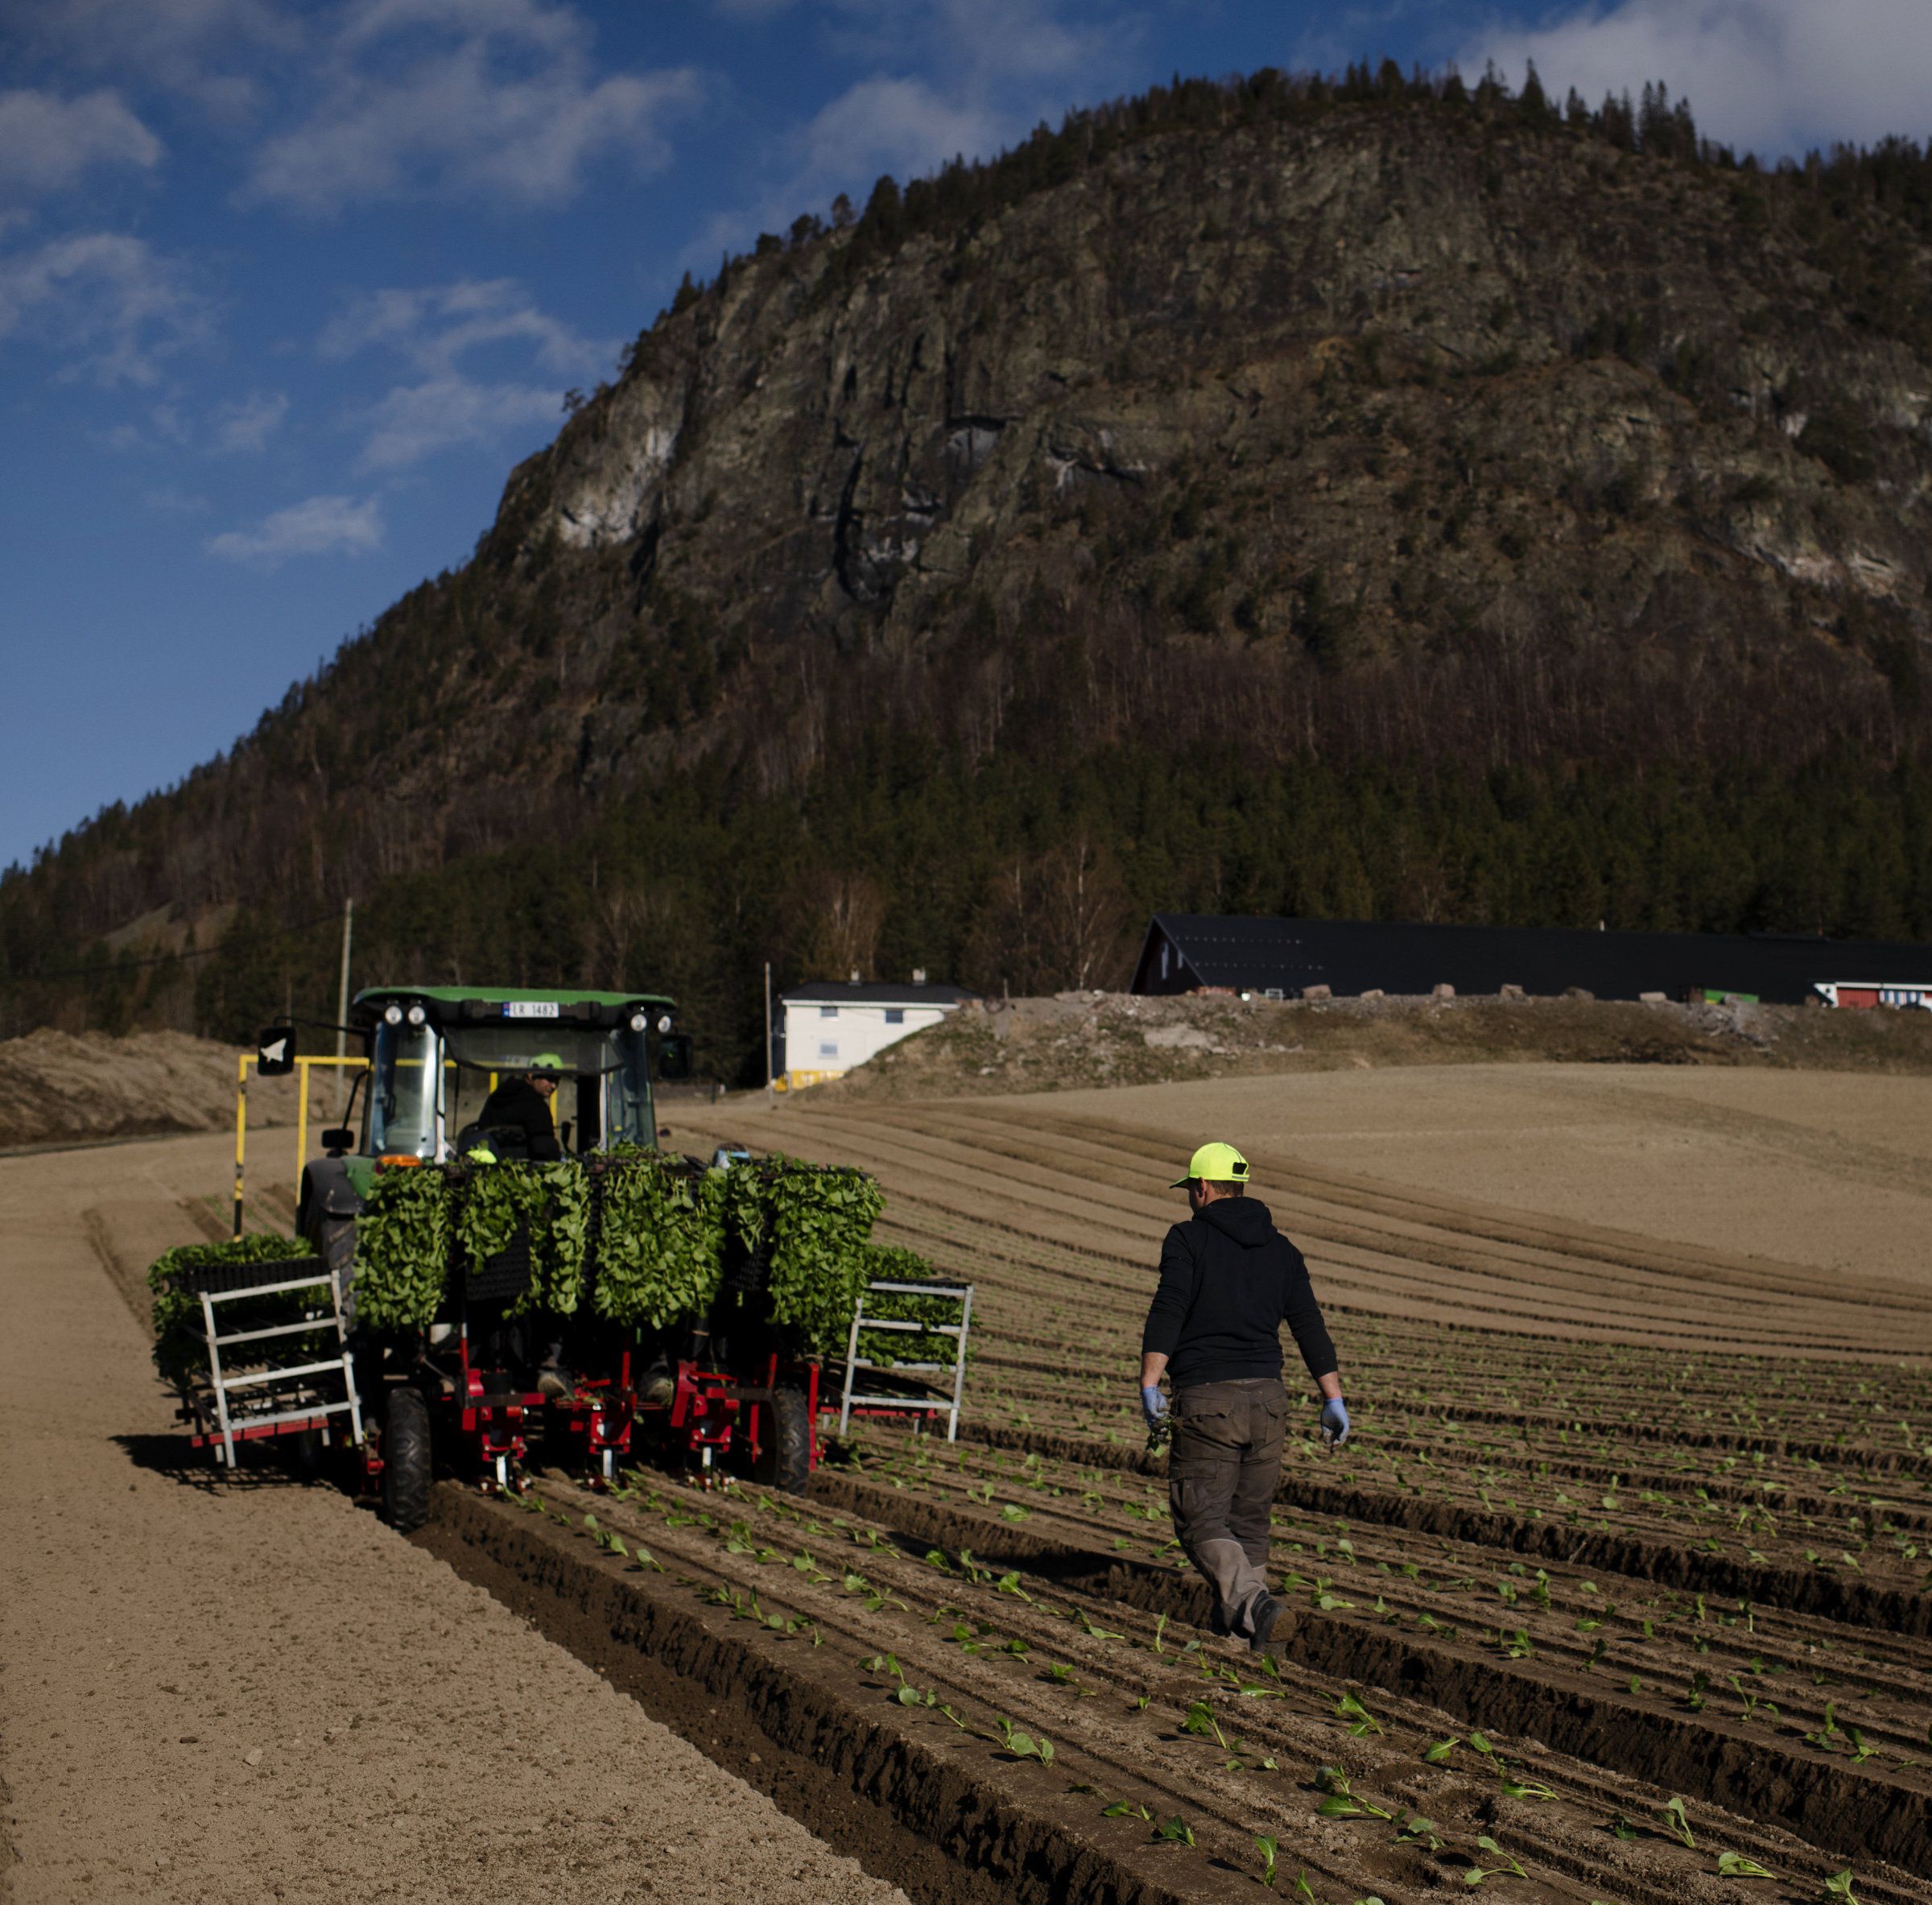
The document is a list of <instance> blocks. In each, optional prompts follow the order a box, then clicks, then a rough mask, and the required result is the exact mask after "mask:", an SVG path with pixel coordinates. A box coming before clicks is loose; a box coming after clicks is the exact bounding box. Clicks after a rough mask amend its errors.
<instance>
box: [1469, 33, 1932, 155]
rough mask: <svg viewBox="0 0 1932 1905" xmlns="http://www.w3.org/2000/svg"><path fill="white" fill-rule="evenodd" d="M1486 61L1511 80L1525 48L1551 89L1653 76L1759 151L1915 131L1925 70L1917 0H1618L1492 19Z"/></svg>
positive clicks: (1709, 127)
mask: <svg viewBox="0 0 1932 1905" xmlns="http://www.w3.org/2000/svg"><path fill="white" fill-rule="evenodd" d="M1485 59H1493V60H1496V64H1498V65H1499V66H1501V68H1503V69H1504V71H1505V72H1506V73H1507V74H1508V75H1509V77H1510V79H1511V81H1513V82H1514V83H1518V84H1520V83H1521V77H1522V72H1523V66H1524V63H1525V60H1535V62H1536V65H1537V71H1538V73H1539V74H1540V75H1541V76H1542V81H1543V84H1544V85H1545V86H1546V87H1548V88H1550V89H1552V90H1553V91H1554V92H1555V93H1556V94H1557V96H1558V97H1559V98H1560V97H1562V96H1563V93H1564V92H1565V91H1566V90H1567V89H1568V88H1570V87H1571V86H1575V88H1576V89H1578V91H1579V92H1580V93H1583V97H1585V98H1586V99H1587V100H1588V101H1590V102H1591V105H1596V103H1597V102H1598V101H1600V100H1601V98H1602V97H1603V96H1604V93H1606V92H1617V93H1621V92H1623V91H1624V90H1625V89H1629V90H1631V91H1633V92H1634V91H1636V90H1637V89H1639V88H1640V87H1641V86H1642V85H1643V84H1644V83H1645V81H1650V80H1662V81H1663V82H1664V83H1665V85H1667V86H1668V87H1669V88H1670V92H1671V94H1672V96H1673V97H1678V98H1687V99H1689V100H1690V101H1691V106H1692V108H1693V110H1695V114H1696V115H1697V121H1698V125H1699V128H1700V129H1701V130H1703V131H1704V132H1706V133H1707V134H1710V135H1711V137H1713V138H1719V139H1722V140H1724V141H1725V142H1726V143H1729V144H1732V145H1736V146H1737V147H1740V148H1749V149H1751V150H1753V151H1758V152H1761V153H1763V154H1765V155H1773V154H1777V153H1784V152H1798V151H1802V150H1804V149H1805V148H1806V147H1808V146H1810V145H1815V144H1821V143H1829V142H1830V141H1831V140H1833V139H1847V140H1855V141H1863V142H1866V143H1869V142H1870V141H1872V140H1874V139H1876V138H1881V137H1883V136H1884V135H1885V134H1887V133H1890V132H1898V133H1906V134H1912V135H1913V136H1915V137H1918V136H1922V135H1923V134H1924V131H1925V130H1926V126H1925V122H1926V118H1927V114H1928V105H1927V93H1926V75H1927V74H1928V73H1932V7H1929V6H1926V4H1925V0H1831V4H1830V5H1828V6H1827V5H1825V4H1823V0H1620V4H1615V5H1611V6H1586V7H1583V8H1581V9H1579V10H1577V11H1575V12H1574V13H1572V14H1570V15H1569V16H1568V17H1567V18H1563V19H1554V20H1551V21H1550V22H1549V23H1546V24H1545V25H1543V26H1542V27H1538V28H1536V29H1534V31H1525V29H1523V28H1521V27H1504V26H1500V25H1499V26H1492V27H1490V28H1489V29H1488V31H1486V32H1484V34H1483V35H1482V36H1481V37H1480V39H1475V40H1473V41H1472V43H1470V45H1469V46H1468V48H1466V49H1465V52H1464V53H1463V67H1464V68H1465V70H1468V71H1480V70H1481V67H1482V64H1483V62H1484V60H1485Z"/></svg>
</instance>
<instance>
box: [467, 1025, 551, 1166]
mask: <svg viewBox="0 0 1932 1905" xmlns="http://www.w3.org/2000/svg"><path fill="white" fill-rule="evenodd" d="M563 1072H564V1060H562V1059H561V1058H560V1057H559V1056H558V1055H557V1054H556V1053H555V1052H539V1053H538V1054H537V1056H535V1058H533V1059H532V1060H530V1068H529V1069H528V1070H527V1071H523V1072H511V1073H510V1076H508V1077H506V1079H504V1081H502V1084H500V1085H498V1086H497V1089H495V1090H494V1091H493V1092H492V1093H490V1094H489V1097H487V1098H485V1100H484V1101H483V1109H482V1110H481V1111H479V1112H478V1113H477V1123H478V1124H480V1125H483V1126H509V1127H510V1128H512V1129H514V1130H519V1131H521V1132H522V1134H523V1142H524V1144H525V1146H526V1148H527V1155H528V1156H529V1158H530V1162H531V1163H533V1164H551V1163H555V1162H556V1160H557V1159H559V1158H560V1157H562V1156H563V1155H564V1147H563V1146H562V1145H561V1144H559V1143H558V1142H557V1126H556V1120H555V1118H554V1117H553V1116H552V1115H551V1099H552V1098H554V1097H555V1096H556V1091H557V1081H558V1079H559V1077H560V1076H562V1075H563Z"/></svg>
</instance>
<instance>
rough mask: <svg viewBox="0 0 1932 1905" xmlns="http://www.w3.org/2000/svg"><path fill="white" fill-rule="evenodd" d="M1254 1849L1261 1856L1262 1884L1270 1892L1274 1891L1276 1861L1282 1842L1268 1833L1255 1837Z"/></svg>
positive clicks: (1257, 1834)
mask: <svg viewBox="0 0 1932 1905" xmlns="http://www.w3.org/2000/svg"><path fill="white" fill-rule="evenodd" d="M1254 1849H1255V1850H1256V1851H1257V1852H1258V1853H1260V1854H1261V1883H1262V1884H1263V1885H1265V1886H1267V1888H1268V1889H1269V1891H1274V1880H1275V1859H1276V1857H1277V1855H1278V1853H1280V1851H1281V1849H1282V1847H1281V1841H1279V1840H1278V1839H1276V1838H1274V1837H1271V1836H1270V1835H1269V1834H1268V1833H1256V1834H1255V1835H1254Z"/></svg>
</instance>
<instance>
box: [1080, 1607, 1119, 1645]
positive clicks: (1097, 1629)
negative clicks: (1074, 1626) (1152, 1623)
mask: <svg viewBox="0 0 1932 1905" xmlns="http://www.w3.org/2000/svg"><path fill="white" fill-rule="evenodd" d="M1075 1618H1077V1619H1078V1620H1079V1622H1080V1627H1081V1630H1082V1631H1083V1632H1084V1633H1085V1634H1087V1636H1088V1638H1089V1639H1092V1640H1125V1638H1127V1637H1126V1635H1125V1634H1113V1633H1110V1632H1109V1631H1108V1630H1107V1629H1106V1628H1104V1627H1102V1626H1099V1625H1098V1624H1097V1623H1096V1622H1094V1621H1093V1620H1092V1619H1091V1618H1089V1617H1088V1614H1087V1613H1086V1612H1085V1610H1081V1612H1080V1614H1078V1615H1077V1616H1076V1617H1075Z"/></svg>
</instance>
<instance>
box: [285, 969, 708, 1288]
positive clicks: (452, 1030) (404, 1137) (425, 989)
mask: <svg viewBox="0 0 1932 1905" xmlns="http://www.w3.org/2000/svg"><path fill="white" fill-rule="evenodd" d="M350 1019H351V1023H352V1025H353V1027H354V1029H355V1030H357V1031H359V1032H360V1033H361V1035H362V1037H363V1039H364V1043H365V1048H366V1052H367V1056H368V1059H369V1068H368V1070H367V1071H366V1072H361V1073H358V1074H357V1078H356V1081H355V1084H354V1085H352V1087H351V1089H350V1096H349V1110H347V1111H346V1112H345V1114H344V1119H343V1123H342V1125H341V1127H339V1128H338V1129H336V1130H329V1131H324V1133H323V1134H322V1143H323V1145H324V1149H325V1150H326V1151H328V1156H327V1157H325V1158H322V1159H317V1160H316V1161H315V1162H314V1163H309V1164H308V1165H305V1166H304V1167H303V1172H302V1186H301V1192H300V1195H299V1199H298V1200H297V1204H296V1212H295V1227H296V1229H297V1230H298V1231H299V1232H300V1233H301V1234H302V1235H303V1236H304V1237H306V1238H308V1240H309V1242H311V1243H312V1245H313V1246H315V1248H316V1252H317V1253H318V1254H320V1255H321V1256H322V1257H324V1258H326V1259H327V1260H328V1262H329V1263H330V1265H331V1267H333V1268H336V1269H338V1270H340V1271H341V1272H342V1273H343V1275H344V1276H345V1278H346V1277H347V1275H348V1274H349V1265H350V1262H351V1261H352V1260H353V1256H354V1252H355V1220H356V1217H357V1215H358V1214H359V1213H360V1212H361V1209H362V1200H363V1199H364V1198H365V1197H366V1196H368V1194H369V1186H370V1184H372V1183H373V1182H374V1179H375V1174H376V1167H377V1166H378V1164H379V1163H390V1164H395V1165H406V1164H411V1163H415V1164H425V1163H439V1164H440V1163H448V1162H449V1161H450V1160H451V1159H456V1158H460V1157H461V1156H463V1155H466V1154H467V1153H468V1152H469V1151H473V1149H474V1148H476V1147H477V1144H479V1143H484V1144H486V1145H487V1147H488V1148H489V1151H491V1153H492V1155H495V1156H498V1157H510V1158H517V1157H524V1156H527V1155H528V1151H527V1148H526V1145H525V1144H524V1143H520V1142H519V1138H518V1135H516V1134H511V1133H510V1132H508V1131H505V1130H498V1131H497V1132H494V1133H492V1134H489V1136H488V1137H486V1136H485V1127H483V1126H481V1115H482V1113H483V1110H484V1107H485V1104H486V1102H487V1101H488V1100H489V1097H490V1095H491V1093H493V1092H494V1091H495V1090H496V1089H497V1086H498V1085H499V1084H500V1083H501V1082H502V1081H503V1080H505V1079H506V1078H510V1077H513V1076H519V1075H523V1074H527V1073H530V1072H536V1073H539V1075H543V1074H548V1075H549V1076H551V1079H552V1080H553V1081H554V1082H555V1087H556V1089H555V1095H554V1097H552V1098H551V1116H552V1119H553V1122H554V1124H555V1130H556V1136H557V1143H558V1146H559V1150H560V1151H562V1152H563V1153H564V1155H568V1156H573V1157H588V1156H589V1155H592V1154H593V1153H595V1152H597V1151H609V1150H612V1149H613V1148H615V1147H617V1146H619V1145H625V1144H629V1145H640V1146H646V1147H649V1146H652V1145H654V1144H655V1143H657V1139H658V1130H657V1124H656V1113H655V1108H654V1102H653V1097H652V1089H651V1087H652V1083H653V1081H654V1079H661V1080H664V1081H674V1080H683V1079H686V1078H688V1077H689V1076H691V1041H690V1039H687V1037H685V1036H684V1035H683V1034H682V1033H680V1032H678V1031H675V1030H674V1029H673V1028H674V1027H675V1023H676V1008H675V1006H674V1005H673V1004H672V1002H671V1000H669V999H667V998H662V997H660V996H658V994H654V993H624V992H562V991H555V992H544V993H535V992H526V991H509V990H501V989H495V988H489V987H483V986H372V987H371V988H370V989H369V990H367V991H365V992H361V993H358V994H357V995H356V1002H355V1004H354V1006H353V1007H352V1008H351V1012H350ZM278 1037H280V1038H283V1039H286V1041H287V1050H288V1051H289V1052H293V1050H294V1037H293V1034H292V1032H287V1033H285V1032H283V1031H281V1030H280V1028H278V1030H277V1031H274V1032H268V1033H264V1034H263V1035H262V1043H263V1047H264V1049H266V1048H267V1047H268V1046H269V1044H270V1043H272V1042H273V1041H274V1040H275V1039H277V1038H278ZM264 1069H266V1068H264ZM365 1080H366V1081H367V1085H368V1089H367V1090H366V1091H363V1090H361V1086H362V1084H363V1082H364V1081H365ZM358 1095H359V1096H360V1097H361V1115H360V1119H359V1121H357V1119H356V1118H355V1113H356V1110H357V1097H358Z"/></svg>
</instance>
